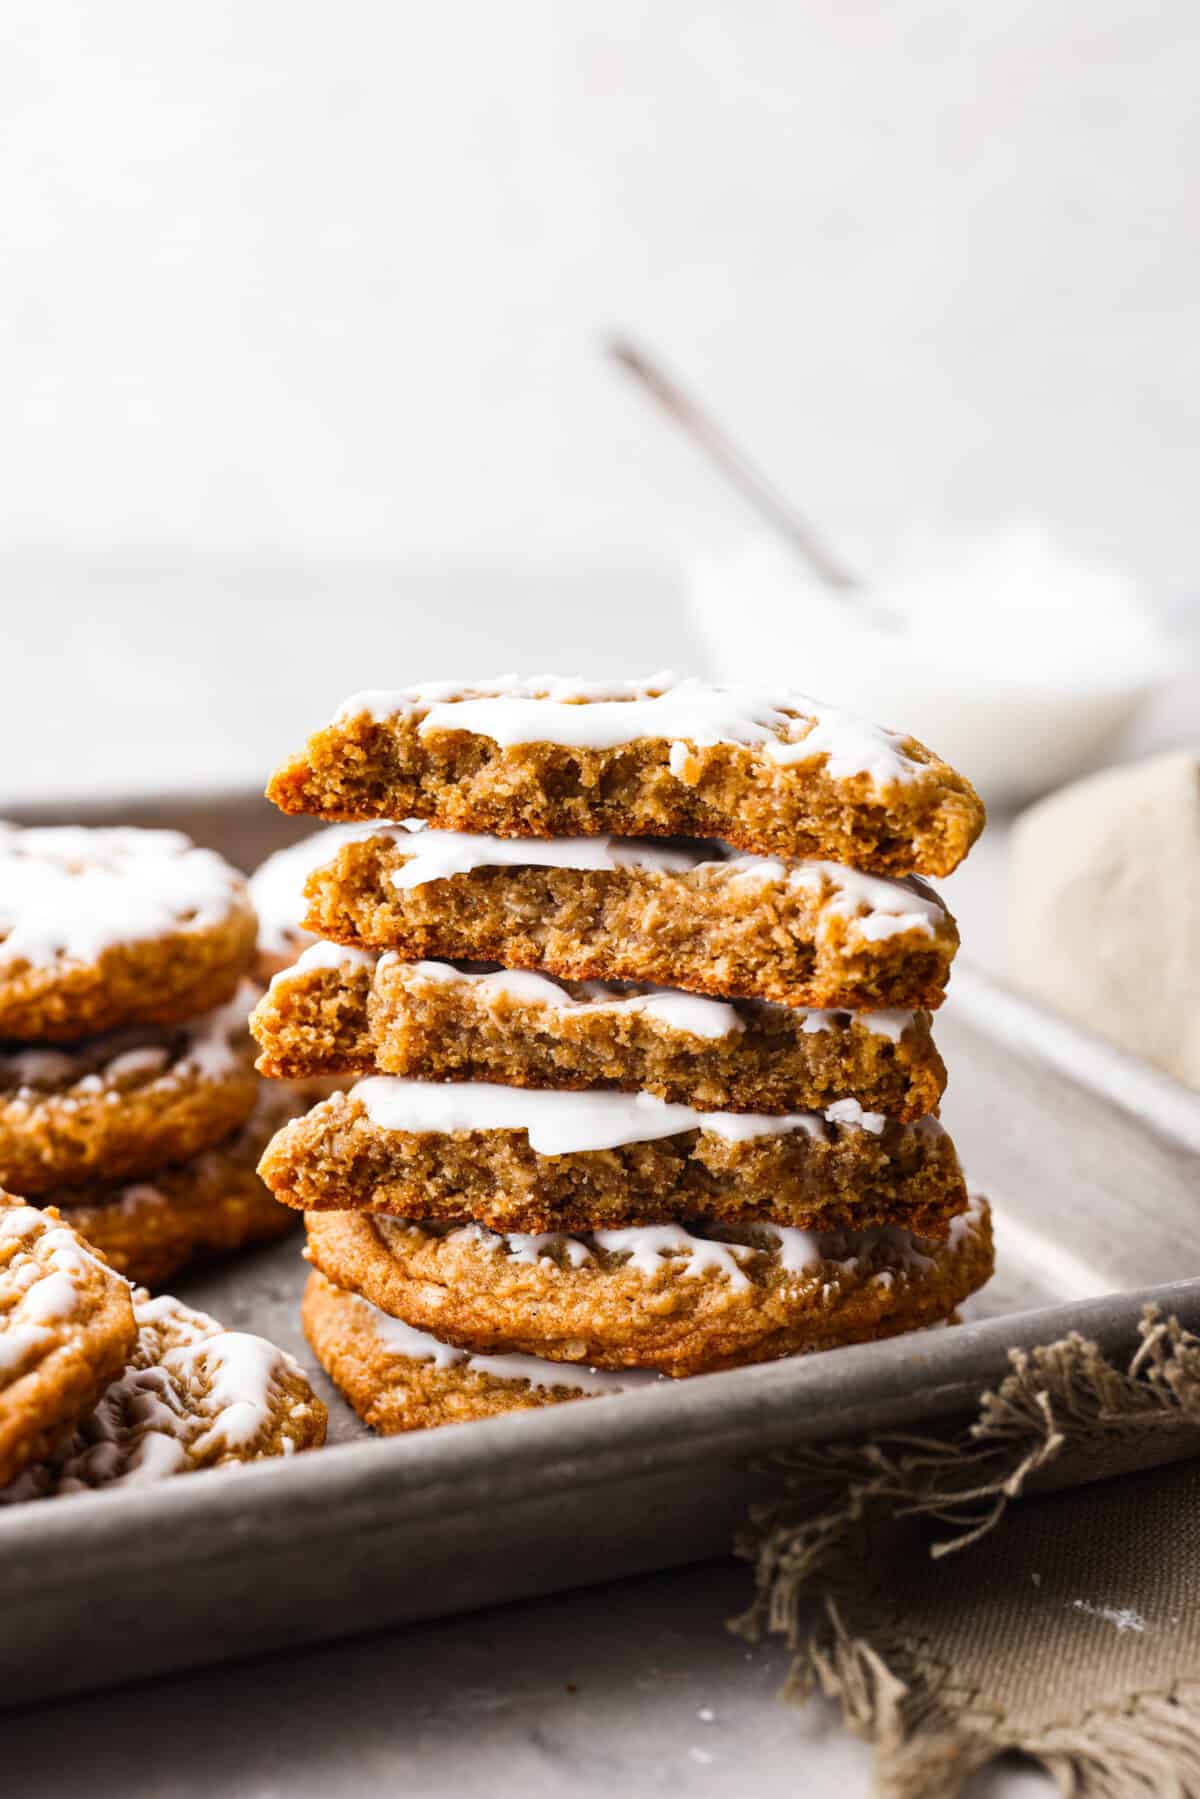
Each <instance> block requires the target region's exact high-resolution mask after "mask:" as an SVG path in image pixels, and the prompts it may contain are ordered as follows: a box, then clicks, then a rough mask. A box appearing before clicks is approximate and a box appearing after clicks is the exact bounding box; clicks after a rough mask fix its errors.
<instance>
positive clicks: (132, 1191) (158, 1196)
mask: <svg viewBox="0 0 1200 1799" xmlns="http://www.w3.org/2000/svg"><path fill="white" fill-rule="evenodd" d="M307 1104H308V1095H307V1094H306V1093H304V1092H303V1091H299V1092H297V1091H295V1090H292V1089H290V1088H288V1087H286V1086H283V1085H279V1086H274V1087H273V1086H270V1085H268V1084H267V1083H266V1082H263V1083H262V1084H261V1087H260V1094H259V1099H258V1103H257V1105H256V1107H255V1110H254V1113H253V1115H252V1117H251V1118H250V1120H249V1122H248V1123H247V1124H245V1125H243V1126H242V1128H241V1129H240V1130H238V1131H235V1132H234V1133H233V1135H232V1136H230V1137H227V1138H226V1140H225V1141H224V1143H219V1144H217V1146H216V1147H215V1148H213V1149H206V1150H203V1151H201V1153H200V1154H199V1155H196V1156H193V1157H192V1158H191V1160H190V1161H187V1162H179V1163H176V1164H175V1165H174V1166H173V1167H171V1168H164V1169H161V1170H160V1171H159V1172H158V1173H157V1174H154V1175H152V1176H150V1177H148V1178H147V1179H145V1180H140V1181H96V1182H91V1183H89V1184H87V1185H86V1186H80V1187H61V1188H57V1189H55V1191H54V1192H53V1193H52V1194H51V1195H50V1196H49V1197H50V1198H51V1199H53V1200H54V1201H55V1202H56V1203H57V1204H58V1205H60V1206H61V1207H62V1208H63V1210H64V1212H65V1214H66V1215H67V1217H68V1219H69V1221H70V1223H71V1224H72V1225H73V1226H74V1227H75V1229H76V1230H78V1231H79V1233H80V1235H81V1236H83V1237H86V1238H87V1240H88V1242H89V1243H92V1244H94V1245H95V1247H96V1248H97V1249H99V1250H102V1251H103V1253H104V1255H105V1256H106V1257H107V1258H108V1260H109V1261H110V1262H111V1263H112V1265H113V1267H114V1268H119V1269H120V1271H121V1273H122V1274H124V1275H126V1276H128V1278H129V1279H130V1280H134V1281H138V1282H139V1283H141V1284H143V1285H145V1286H148V1287H159V1286H161V1285H162V1284H163V1282H164V1281H166V1280H168V1279H170V1277H171V1276H172V1275H173V1274H176V1273H178V1271H179V1270H180V1269H181V1268H184V1267H187V1266H188V1265H189V1264H191V1263H192V1262H196V1261H203V1260H207V1259H209V1258H210V1257H213V1256H218V1255H225V1254H228V1253H229V1252H230V1251H231V1250H235V1249H245V1248H248V1247H249V1246H250V1245H251V1244H254V1243H272V1242H274V1241H275V1240H276V1238H278V1237H282V1236H285V1235H286V1234H287V1232H288V1231H289V1230H290V1229H291V1228H292V1225H293V1223H294V1213H291V1212H289V1211H288V1209H287V1207H286V1206H281V1205H280V1204H279V1203H278V1202H277V1201H276V1200H275V1199H274V1198H273V1197H272V1196H271V1194H270V1192H269V1191H268V1190H267V1188H266V1187H264V1185H263V1183H262V1181H261V1180H260V1179H259V1178H258V1175H257V1174H256V1173H255V1164H256V1163H257V1161H258V1159H259V1157H260V1156H261V1154H262V1152H263V1147H264V1145H265V1144H266V1143H267V1142H269V1141H270V1138H271V1136H272V1133H273V1132H274V1131H276V1130H277V1129H278V1128H279V1126H280V1125H281V1124H282V1123H283V1121H284V1120H285V1119H287V1118H290V1117H292V1116H294V1115H295V1113H296V1112H298V1111H302V1110H303V1109H304V1107H305V1106H306V1105H307Z"/></svg>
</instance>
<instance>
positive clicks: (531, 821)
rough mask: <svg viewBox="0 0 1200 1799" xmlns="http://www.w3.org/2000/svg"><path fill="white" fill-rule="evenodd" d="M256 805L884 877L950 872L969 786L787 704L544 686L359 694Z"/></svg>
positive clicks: (830, 717) (791, 695)
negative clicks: (696, 842) (595, 835)
mask: <svg viewBox="0 0 1200 1799" xmlns="http://www.w3.org/2000/svg"><path fill="white" fill-rule="evenodd" d="M267 794H268V797H269V798H270V799H272V800H274V802H275V804H276V805H277V806H279V807H280V808H281V809H282V810H283V811H284V812H305V813H311V814H314V815H316V816H317V817H320V818H330V819H338V818H346V819H365V818H405V817H409V816H412V817H415V818H424V819H427V820H429V821H430V822H431V823H432V824H435V825H438V826H440V827H443V828H447V829H451V830H463V831H489V832H490V831H494V832H496V833H497V834H498V835H500V836H502V837H559V836H570V835H573V834H575V833H577V832H589V833H590V832H613V833H615V834H617V835H620V836H631V837H635V836H652V837H719V838H722V839H724V840H725V841H726V842H728V843H733V844H736V845H737V846H738V847H739V848H740V849H743V850H747V851H749V852H751V853H753V854H756V855H766V856H817V857H825V858H829V859H831V860H833V861H837V862H844V863H846V864H848V865H850V866H851V867H856V868H865V869H871V870H875V871H877V872H880V873H884V874H908V873H911V872H912V871H913V870H922V871H923V872H925V873H927V874H935V875H944V874H949V873H950V871H951V870H952V869H954V868H956V867H957V865H958V864H959V862H961V861H962V858H963V857H964V856H965V855H966V853H967V851H968V850H969V849H970V847H971V845H972V843H973V842H974V841H975V839H976V837H978V835H979V833H980V831H981V830H982V828H983V823H984V812H983V806H982V804H981V803H980V800H979V797H978V795H977V794H976V792H975V790H974V788H973V787H972V786H971V785H970V783H969V782H968V781H966V780H964V779H963V777H962V776H961V775H960V774H957V773H956V772H955V770H954V769H952V768H950V767H949V766H948V765H947V764H946V763H945V762H943V761H941V760H940V759H939V758H938V757H937V756H935V755H934V754H933V753H932V751H930V750H927V749H926V748H925V747H924V745H923V744H920V743H918V742H917V741H916V740H915V738H912V737H907V736H903V735H901V734H899V733H897V732H894V731H886V730H883V729H882V728H881V727H879V726H877V725H871V724H868V723H866V722H865V721H864V720H862V719H858V718H855V717H854V716H853V715H852V714H850V713H847V712H842V711H839V710H838V709H837V708H836V707H832V706H826V705H825V704H823V703H822V702H821V701H818V700H814V699H811V698H809V697H808V696H807V695H805V694H801V693H795V692H791V691H788V690H786V689H784V690H780V691H777V692H775V693H766V692H761V691H757V690H755V689H752V688H746V687H710V686H707V685H705V683H703V682H701V681H696V680H678V679H676V677H674V676H673V675H669V674H664V675H657V676H654V677H653V678H651V679H650V680H648V681H641V682H639V681H628V682H612V683H608V684H606V685H602V686H600V685H588V684H587V683H584V682H580V681H568V680H560V679H556V678H555V677H553V676H543V677H539V678H535V679H533V680H529V681H520V680H518V679H516V677H515V676H505V677H503V678H502V679H500V680H499V681H480V682H465V683H453V682H447V683H444V684H442V685H440V686H428V687H410V688H405V689H402V690H400V691H398V692H394V693H387V692H374V693H360V694H355V695H354V696H353V697H352V698H351V699H349V700H347V701H346V702H345V704H344V705H343V706H341V707H340V708H339V710H338V712H337V713H336V714H335V716H334V718H333V720H332V721H331V722H330V724H328V725H327V726H326V727H325V728H324V729H323V730H320V731H318V732H316V734H315V735H314V736H312V737H310V739H309V741H308V743H307V745H306V747H305V749H304V750H303V751H302V752H301V753H300V754H299V755H297V756H293V757H292V758H291V759H290V761H288V762H286V763H285V764H284V766H283V767H282V768H281V769H279V770H278V771H277V772H276V773H275V774H274V775H273V776H272V778H271V782H270V785H269V786H268V788H267Z"/></svg>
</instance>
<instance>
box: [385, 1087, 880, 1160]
mask: <svg viewBox="0 0 1200 1799" xmlns="http://www.w3.org/2000/svg"><path fill="white" fill-rule="evenodd" d="M350 1098H351V1099H352V1100H358V1101H359V1102H360V1103H361V1105H362V1106H363V1108H364V1110H365V1111H366V1114H367V1116H368V1118H369V1119H370V1120H371V1122H372V1124H374V1125H377V1126H378V1127H379V1128H380V1129H381V1130H385V1131H445V1132H453V1131H525V1132H527V1134H528V1137H529V1146H530V1148H531V1149H532V1150H534V1151H535V1152H536V1153H537V1154H538V1155H544V1156H563V1155H576V1154H582V1153H586V1152H588V1151H592V1150H603V1149H618V1148H619V1147H620V1146H621V1145H622V1144H625V1143H652V1142H655V1141H657V1140H658V1139H659V1138H662V1137H674V1136H677V1135H679V1134H680V1133H681V1132H683V1131H699V1130H703V1131H710V1132H712V1133H713V1134H714V1135H716V1136H719V1137H723V1138H725V1139H726V1141H727V1142H731V1143H742V1142H748V1141H749V1140H750V1139H751V1138H753V1137H776V1136H785V1135H787V1134H788V1133H790V1132H793V1131H802V1132H804V1134H805V1135H806V1136H809V1137H824V1136H825V1135H826V1134H827V1132H826V1122H828V1123H830V1124H835V1125H852V1126H858V1127H859V1128H861V1129H862V1130H866V1131H870V1132H872V1133H873V1134H874V1135H879V1134H880V1133H881V1132H882V1130H883V1128H884V1125H885V1124H886V1122H887V1120H886V1119H885V1118H884V1116H883V1114H882V1113H881V1112H864V1111H863V1109H862V1107H861V1106H860V1105H859V1103H858V1101H857V1100H854V1099H843V1100H839V1101H838V1102H837V1104H836V1105H833V1106H830V1107H828V1109H827V1110H826V1111H825V1112H823V1113H822V1112H787V1113H784V1114H782V1115H781V1116H778V1117H770V1116H767V1115H766V1114H763V1113H755V1112H700V1111H697V1110H696V1108H695V1107H694V1106H681V1105H671V1104H668V1102H667V1101H665V1100H661V1099H655V1098H654V1096H653V1095H652V1094H649V1093H613V1092H609V1091H607V1090H606V1091H593V1092H586V1093H561V1092H553V1091H549V1090H541V1089H536V1088H527V1087H501V1086H499V1085H497V1084H496V1083H494V1082H491V1081H453V1082H445V1083H441V1082H432V1081H413V1080H404V1079H402V1078H401V1077H400V1076H398V1075H384V1074H376V1075H368V1076H367V1078H366V1079H365V1080H361V1081H358V1082H356V1084H355V1085H354V1086H353V1087H352V1088H351V1089H350Z"/></svg>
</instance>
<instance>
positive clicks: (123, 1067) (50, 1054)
mask: <svg viewBox="0 0 1200 1799" xmlns="http://www.w3.org/2000/svg"><path fill="white" fill-rule="evenodd" d="M258 992H259V990H258V988H257V987H256V986H255V985H254V983H253V982H252V981H243V982H242V983H241V984H240V986H239V987H238V990H237V992H236V993H235V994H234V996H233V998H232V999H231V1000H229V1001H228V1002H227V1003H226V1004H225V1005H223V1006H216V1007H214V1008H213V1010H212V1011H210V1012H204V1013H202V1014H201V1015H200V1016H199V1017H198V1018H193V1019H190V1020H189V1021H188V1022H187V1023H186V1024H182V1025H178V1026H176V1027H174V1028H173V1029H172V1028H169V1027H165V1028H160V1029H157V1030H156V1029H155V1028H154V1027H153V1026H148V1027H146V1028H144V1029H137V1028H135V1029H131V1030H124V1031H110V1032H107V1033H105V1034H103V1035H101V1036H99V1037H92V1038H89V1039H88V1040H87V1041H86V1042H84V1043H81V1044H77V1045H75V1046H74V1047H73V1048H71V1049H44V1048H38V1047H35V1046H33V1045H29V1046H27V1047H24V1048H20V1049H13V1050H4V1051H0V1093H3V1092H4V1091H5V1090H15V1095H16V1099H17V1100H19V1101H24V1102H26V1103H35V1104H36V1102H37V1101H38V1100H39V1099H40V1098H43V1097H44V1096H45V1095H46V1093H48V1092H50V1091H52V1090H55V1089H60V1090H61V1089H63V1088H70V1089H71V1090H72V1092H73V1093H76V1094H78V1095H79V1096H80V1097H83V1098H86V1097H89V1096H92V1095H95V1094H99V1093H101V1092H102V1091H103V1089H104V1087H105V1085H106V1084H107V1083H110V1082H113V1083H117V1082H121V1081H127V1080H136V1079H139V1078H148V1079H150V1080H157V1079H160V1078H164V1079H169V1080H184V1079H189V1078H192V1077H195V1076H199V1077H200V1078H202V1079H207V1080H223V1079H224V1078H225V1077H226V1076H227V1075H230V1074H233V1073H235V1072H236V1070H237V1069H238V1068H239V1067H240V1066H241V1065H242V1061H243V1057H242V1054H241V1052H242V1051H243V1050H244V1048H245V1045H246V1042H247V1031H246V1020H247V1018H248V1017H249V1014H250V1011H251V1009H252V1007H253V1006H254V1003H255V1001H256V1000H257V998H258Z"/></svg>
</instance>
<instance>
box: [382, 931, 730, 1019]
mask: <svg viewBox="0 0 1200 1799" xmlns="http://www.w3.org/2000/svg"><path fill="white" fill-rule="evenodd" d="M399 960H400V958H399V957H398V956H396V954H395V953H394V951H389V952H388V953H387V954H385V955H384V956H382V957H381V958H380V967H381V968H382V967H383V965H384V964H385V963H387V964H391V965H394V964H395V963H396V962H398V961H399ZM412 972H413V974H414V975H418V976H420V978H421V979H422V980H425V981H428V982H429V983H430V984H431V985H437V986H446V985H450V984H452V983H456V982H457V983H464V984H466V985H468V986H470V987H472V988H473V989H474V990H475V991H476V992H477V993H479V994H480V995H481V996H482V997H483V998H484V999H485V1000H488V1001H491V1000H493V999H497V998H500V997H504V998H507V999H514V1000H518V1001H520V1002H521V1003H522V1004H524V1005H539V1006H552V1007H553V1008H554V1009H555V1010H556V1011H560V1012H567V1011H569V1012H579V1013H584V1012H623V1013H644V1014H645V1015H646V1016H647V1017H649V1018H654V1019H657V1020H658V1022H659V1023H660V1024H664V1025H666V1026H667V1027H668V1028H669V1029H670V1030H674V1031H683V1032H685V1033H686V1034H687V1035H688V1036H690V1037H703V1038H707V1039H714V1038H718V1037H730V1036H734V1035H735V1034H736V1033H738V1032H740V1031H743V1030H744V1029H745V1026H744V1024H743V1023H742V1020H741V1018H740V1017H739V1016H738V1013H737V1009H736V1008H735V1007H734V1006H731V1005H729V1004H728V1003H727V1002H726V1001H724V1000H719V999H706V998H704V997H702V996H701V995H700V994H698V993H680V992H678V991H676V990H675V989H674V988H670V987H662V988H657V989H655V990H654V991H652V992H632V993H631V992H630V991H628V989H626V988H622V987H620V986H617V985H613V984H609V983H605V982H601V981H589V982H588V983H587V997H586V998H577V997H576V996H575V995H574V994H573V993H570V992H569V991H568V990H567V988H565V987H564V986H562V985H561V983H560V982H558V981H555V980H552V979H551V978H550V977H549V976H548V975H544V974H531V973H527V972H526V971H525V970H523V969H507V968H504V969H497V970H496V971H495V972H494V973H492V972H489V973H487V974H475V973H469V972H466V971H464V970H462V969H458V968H455V967H454V966H453V964H452V963H449V962H416V963H414V964H412Z"/></svg>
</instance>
